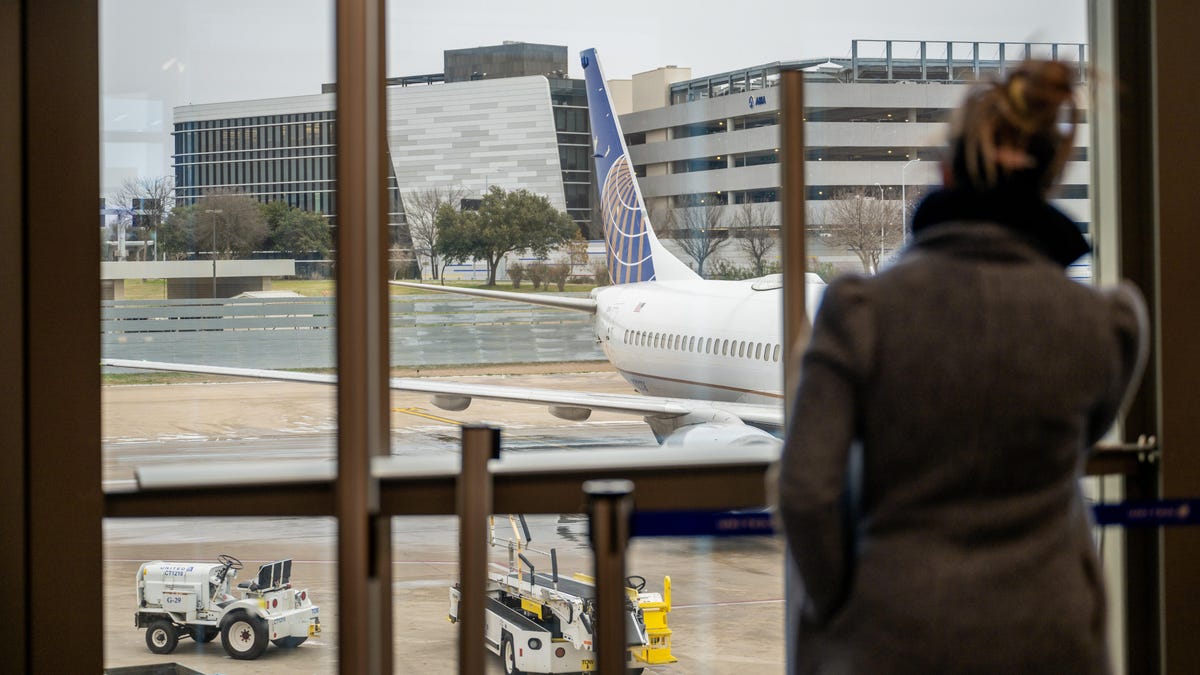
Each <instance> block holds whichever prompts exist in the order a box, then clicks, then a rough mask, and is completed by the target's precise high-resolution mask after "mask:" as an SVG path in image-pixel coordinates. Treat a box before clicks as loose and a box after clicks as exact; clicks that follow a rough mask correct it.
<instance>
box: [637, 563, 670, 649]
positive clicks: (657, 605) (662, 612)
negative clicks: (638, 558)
mask: <svg viewBox="0 0 1200 675" xmlns="http://www.w3.org/2000/svg"><path fill="white" fill-rule="evenodd" d="M662 598H663V599H662V601H661V602H655V601H640V602H638V607H640V608H641V610H642V619H643V620H644V621H645V624H646V636H647V637H648V638H650V642H649V643H648V644H647V645H646V646H645V647H641V648H639V649H637V650H635V651H634V654H633V655H634V657H635V658H637V659H638V660H639V661H642V662H644V663H649V664H660V663H675V662H676V661H678V659H676V658H675V657H674V656H672V655H671V629H670V628H669V627H668V626H667V614H669V613H670V612H671V577H663V594H662Z"/></svg>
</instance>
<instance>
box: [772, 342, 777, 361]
mask: <svg viewBox="0 0 1200 675" xmlns="http://www.w3.org/2000/svg"><path fill="white" fill-rule="evenodd" d="M771 360H772V361H776V362H777V361H779V345H775V352H774V354H773V355H772V356H771Z"/></svg>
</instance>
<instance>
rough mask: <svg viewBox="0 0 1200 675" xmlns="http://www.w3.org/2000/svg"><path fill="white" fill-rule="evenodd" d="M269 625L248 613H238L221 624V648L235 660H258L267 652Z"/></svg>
mask: <svg viewBox="0 0 1200 675" xmlns="http://www.w3.org/2000/svg"><path fill="white" fill-rule="evenodd" d="M267 642H268V640H267V624H266V622H264V621H263V620H262V619H258V618H255V617H252V616H250V615H249V614H247V613H246V612H236V613H234V614H232V615H230V616H228V617H226V618H225V620H224V621H222V622H221V646H222V647H224V648H225V653H226V654H229V655H230V656H232V657H233V658H235V659H240V660H243V661H248V660H250V659H257V658H258V657H259V656H261V655H262V653H263V652H264V651H266V650H267Z"/></svg>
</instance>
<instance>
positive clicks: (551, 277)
mask: <svg viewBox="0 0 1200 675" xmlns="http://www.w3.org/2000/svg"><path fill="white" fill-rule="evenodd" d="M570 274H571V265H570V264H568V263H561V262H559V263H554V264H552V265H547V266H546V285H547V286H549V285H550V284H554V285H555V286H558V292H559V293H561V292H563V291H564V290H566V286H567V277H568V276H570Z"/></svg>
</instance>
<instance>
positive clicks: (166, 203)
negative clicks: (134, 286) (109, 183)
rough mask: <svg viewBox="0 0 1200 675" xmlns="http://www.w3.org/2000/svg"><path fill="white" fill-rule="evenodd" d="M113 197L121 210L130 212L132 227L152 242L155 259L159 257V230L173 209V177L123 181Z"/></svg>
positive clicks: (127, 179)
mask: <svg viewBox="0 0 1200 675" xmlns="http://www.w3.org/2000/svg"><path fill="white" fill-rule="evenodd" d="M116 197H117V203H118V204H119V205H120V206H121V208H123V209H130V210H131V211H133V223H132V224H133V226H134V228H135V229H140V230H142V232H143V235H142V236H146V235H149V237H150V239H152V240H154V242H155V250H154V257H155V258H158V257H159V256H158V246H157V242H158V235H159V232H158V228H159V226H160V225H162V223H163V220H165V219H166V216H167V214H168V213H170V212H171V209H172V208H173V207H174V206H175V177H174V176H153V177H140V178H126V179H125V181H124V182H123V183H121V187H120V188H118V189H117V195H116ZM140 255H141V253H140V252H139V256H140Z"/></svg>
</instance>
